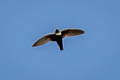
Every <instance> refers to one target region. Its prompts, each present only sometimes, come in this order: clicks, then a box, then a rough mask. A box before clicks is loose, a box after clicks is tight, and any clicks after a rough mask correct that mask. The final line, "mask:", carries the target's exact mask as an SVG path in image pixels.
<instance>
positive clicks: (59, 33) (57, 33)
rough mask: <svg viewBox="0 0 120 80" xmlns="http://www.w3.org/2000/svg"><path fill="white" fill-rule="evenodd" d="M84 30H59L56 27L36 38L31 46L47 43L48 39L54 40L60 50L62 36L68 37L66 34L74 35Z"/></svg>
mask: <svg viewBox="0 0 120 80" xmlns="http://www.w3.org/2000/svg"><path fill="white" fill-rule="evenodd" d="M83 33H84V31H83V30H80V29H65V30H62V31H60V30H59V29H56V31H55V33H52V34H47V35H45V36H43V37H41V38H40V39H39V40H37V41H36V42H35V43H34V44H33V45H32V47H37V46H40V45H43V44H45V43H48V42H49V41H56V42H57V44H58V46H59V48H60V50H61V51H62V50H63V41H62V38H64V37H68V36H76V35H80V34H83Z"/></svg>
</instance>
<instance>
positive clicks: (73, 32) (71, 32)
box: [61, 29, 84, 38]
mask: <svg viewBox="0 0 120 80" xmlns="http://www.w3.org/2000/svg"><path fill="white" fill-rule="evenodd" d="M61 33H62V37H63V38H64V37H67V36H76V35H80V34H83V33H84V31H83V30H80V29H65V30H62V31H61Z"/></svg>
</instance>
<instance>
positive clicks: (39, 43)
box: [32, 34, 54, 47]
mask: <svg viewBox="0 0 120 80" xmlns="http://www.w3.org/2000/svg"><path fill="white" fill-rule="evenodd" d="M53 35H54V34H47V35H45V36H43V37H41V38H40V39H39V40H37V41H36V42H35V43H34V44H33V45H32V47H37V46H40V45H43V44H45V43H47V42H48V41H51V39H50V37H51V36H53Z"/></svg>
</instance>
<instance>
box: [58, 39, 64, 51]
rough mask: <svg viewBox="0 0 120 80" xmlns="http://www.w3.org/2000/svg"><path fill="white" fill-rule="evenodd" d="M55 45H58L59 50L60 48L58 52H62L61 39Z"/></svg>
mask: <svg viewBox="0 0 120 80" xmlns="http://www.w3.org/2000/svg"><path fill="white" fill-rule="evenodd" d="M57 44H58V46H59V48H60V51H62V50H64V49H63V43H62V38H61V39H59V40H58V41H57Z"/></svg>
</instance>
